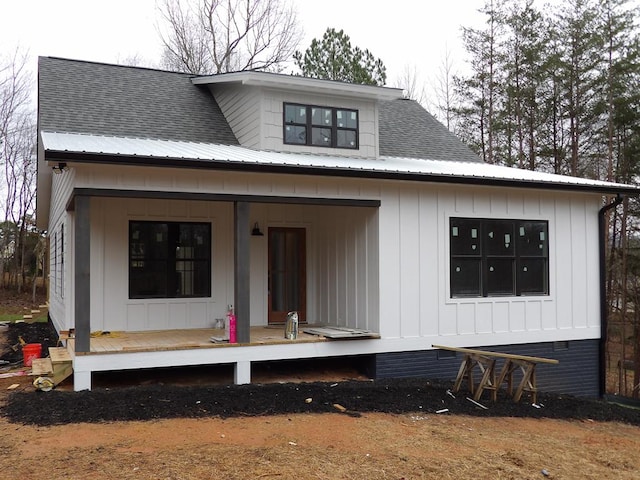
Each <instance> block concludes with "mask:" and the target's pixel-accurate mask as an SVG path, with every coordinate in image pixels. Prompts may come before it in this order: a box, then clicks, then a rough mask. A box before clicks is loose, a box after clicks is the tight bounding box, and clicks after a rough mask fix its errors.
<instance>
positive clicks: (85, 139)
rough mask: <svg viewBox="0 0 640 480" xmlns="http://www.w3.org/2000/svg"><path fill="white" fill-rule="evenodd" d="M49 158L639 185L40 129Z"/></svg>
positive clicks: (629, 189)
mask: <svg viewBox="0 0 640 480" xmlns="http://www.w3.org/2000/svg"><path fill="white" fill-rule="evenodd" d="M41 136H42V144H43V147H44V150H45V159H46V160H48V161H77V162H80V163H82V162H103V163H121V164H144V165H154V166H170V167H189V168H226V169H235V170H254V171H278V172H285V171H286V172H287V173H294V174H295V173H302V174H312V173H315V174H320V175H334V176H352V177H367V178H384V179H401V180H414V181H433V182H446V183H468V184H488V185H500V186H514V187H529V188H548V189H568V190H581V191H590V192H593V193H629V194H634V195H637V194H639V193H640V187H636V186H632V185H626V184H620V183H611V182H604V181H600V180H590V179H586V178H577V177H570V176H565V175H556V174H551V173H544V172H537V171H531V170H522V169H517V168H511V167H505V166H499V165H490V164H486V163H480V162H452V161H446V160H430V159H416V158H401V157H390V156H382V157H378V158H357V157H341V156H329V155H312V154H303V153H287V152H272V151H258V150H253V149H249V148H246V147H241V146H236V145H220V144H210V143H195V142H184V141H173V140H153V139H144V138H125V137H113V136H99V135H85V134H73V133H56V132H44V131H43V132H41Z"/></svg>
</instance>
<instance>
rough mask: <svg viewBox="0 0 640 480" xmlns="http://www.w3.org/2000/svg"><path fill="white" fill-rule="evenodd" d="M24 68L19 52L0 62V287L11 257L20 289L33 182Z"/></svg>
mask: <svg viewBox="0 0 640 480" xmlns="http://www.w3.org/2000/svg"><path fill="white" fill-rule="evenodd" d="M26 65H27V55H26V54H24V53H21V52H20V51H19V50H16V51H15V52H14V53H13V55H12V56H10V57H8V58H3V59H0V166H1V167H2V177H3V181H2V183H0V193H2V201H3V205H2V220H3V221H2V227H3V228H2V230H3V231H2V235H0V284H1V283H3V282H4V270H5V263H6V261H7V260H8V259H9V256H10V258H12V259H13V261H14V266H15V267H16V268H14V271H16V272H17V270H20V275H17V276H16V277H15V278H17V279H18V280H17V283H18V285H19V286H21V285H22V283H24V282H23V281H21V280H24V266H25V265H24V258H25V253H26V251H25V243H24V240H25V238H26V233H27V228H28V227H27V223H30V222H31V217H32V213H33V206H34V199H35V180H36V178H35V177H36V163H35V155H34V154H35V143H36V131H35V121H34V116H35V115H34V112H33V109H32V107H31V103H30V100H31V98H30V92H31V87H32V85H33V82H32V80H31V77H30V73H29V72H28V71H27V67H26ZM18 259H19V260H18Z"/></svg>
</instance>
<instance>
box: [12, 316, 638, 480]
mask: <svg viewBox="0 0 640 480" xmlns="http://www.w3.org/2000/svg"><path fill="white" fill-rule="evenodd" d="M22 328H24V329H26V330H28V329H30V328H33V330H37V329H38V328H37V327H27V326H23V327H22ZM14 333H15V332H14ZM22 333H23V334H24V335H25V336H27V333H25V332H24V331H23V332H22ZM32 334H35V333H32ZM28 341H31V340H28ZM12 342H13V340H11V336H10V335H9V333H7V334H6V335H5V341H4V343H5V345H11V344H12ZM3 358H4V357H3ZM331 367H333V368H331ZM17 371H21V369H20V365H18V364H15V365H13V366H12V367H11V368H10V369H9V370H8V372H6V373H9V372H14V373H15V372H17ZM174 373H175V377H176V378H177V377H179V378H181V379H182V380H186V379H188V378H189V375H191V374H195V375H196V376H199V377H200V378H203V377H205V375H203V374H202V371H197V370H195V371H192V372H190V373H189V374H186V373H185V372H184V371H182V372H174ZM352 373H353V376H354V377H355V378H356V380H349V376H350V374H349V370H348V369H346V368H339V366H338V365H331V364H327V365H323V366H322V367H321V368H318V369H316V375H315V376H313V375H312V374H310V373H309V372H308V371H306V370H304V369H302V370H298V371H293V370H291V369H289V368H284V367H283V368H280V369H279V368H272V369H271V370H270V371H266V370H265V371H263V372H261V377H260V380H264V381H265V383H261V384H256V385H250V386H238V387H236V386H230V385H223V384H220V383H217V382H214V381H207V382H200V383H197V382H196V383H191V382H186V383H187V384H183V385H176V383H178V382H174V381H172V380H171V376H166V375H164V376H161V377H155V378H154V377H145V378H144V379H143V378H142V377H140V378H138V380H139V381H138V384H137V386H132V387H124V386H122V385H113V384H109V385H108V386H103V387H101V388H97V389H94V390H93V391H92V392H77V393H74V392H71V391H69V388H64V386H63V388H60V389H56V390H54V391H52V392H48V393H43V392H34V389H33V387H32V386H31V378H29V377H27V376H14V377H8V378H0V478H21V479H26V480H29V479H34V480H35V479H38V480H40V479H45V478H46V479H88V478H91V479H116V478H117V479H128V478H136V479H176V480H177V479H214V478H215V479H218V478H226V479H249V478H275V479H345V480H346V479H355V480H357V479H367V480H371V479H395V480H400V479H430V478H437V479H459V478H478V479H485V478H486V479H488V478H491V479H538V478H552V479H596V478H597V479H609V478H610V479H637V478H639V477H640V474H639V472H640V457H638V455H637V452H638V451H640V428H639V425H640V411H639V410H634V409H629V408H623V407H620V406H616V405H611V404H606V403H604V402H593V401H587V400H580V399H575V398H571V397H562V396H557V395H546V394H545V395H541V396H540V398H539V400H538V403H539V405H538V406H539V407H540V408H536V407H534V406H532V405H531V403H529V402H526V401H523V402H521V403H519V404H517V405H516V404H514V403H513V402H512V401H511V400H509V399H508V398H500V399H499V400H498V402H496V403H492V402H490V401H488V400H487V399H484V400H483V402H482V403H484V404H485V405H486V406H487V407H488V410H484V409H482V408H480V407H477V406H474V405H473V404H472V403H471V402H469V401H467V400H466V394H465V393H463V392H460V394H458V395H456V398H453V397H452V396H451V395H449V394H448V393H447V386H449V387H450V385H448V384H447V382H444V383H438V382H431V381H427V380H406V381H398V382H396V381H393V382H370V381H365V380H363V379H362V377H361V376H358V374H357V372H352ZM213 378H214V376H211V377H207V380H212V379H213ZM216 378H219V377H216ZM316 380H321V381H316ZM12 385H17V387H15V388H14V389H12V390H8V387H10V386H12ZM105 385H107V384H105ZM308 399H309V400H308ZM335 403H339V404H341V405H343V406H344V407H346V408H347V410H346V412H340V411H339V410H337V409H336V407H335V406H334V404H335ZM444 409H447V410H448V411H446V412H442V410H444ZM438 411H440V412H441V413H436V412H438ZM172 417H175V418H172ZM548 417H556V418H548ZM132 419H135V420H132Z"/></svg>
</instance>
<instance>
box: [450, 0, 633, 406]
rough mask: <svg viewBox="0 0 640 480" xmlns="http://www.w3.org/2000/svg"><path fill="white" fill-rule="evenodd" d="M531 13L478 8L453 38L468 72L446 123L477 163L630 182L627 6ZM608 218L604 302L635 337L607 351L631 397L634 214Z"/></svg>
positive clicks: (616, 2) (570, 4)
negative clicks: (479, 19)
mask: <svg viewBox="0 0 640 480" xmlns="http://www.w3.org/2000/svg"><path fill="white" fill-rule="evenodd" d="M541 4H542V0H510V1H508V2H505V1H504V0H485V5H484V6H483V8H482V9H481V10H480V12H481V13H483V14H484V15H485V18H486V23H485V25H484V27H483V28H480V29H465V30H464V35H463V39H464V42H465V47H466V50H467V53H468V55H469V59H470V61H469V66H470V67H471V68H470V74H469V75H468V76H466V77H461V78H458V79H456V85H457V88H458V93H459V94H460V98H462V99H464V104H463V105H462V107H461V108H459V109H458V110H457V114H458V115H459V119H458V120H457V122H456V123H457V125H458V128H460V129H461V136H462V137H463V139H464V140H465V141H466V142H467V143H468V144H469V145H470V146H471V147H472V148H473V149H475V150H476V151H477V152H478V154H480V155H481V156H482V157H483V158H484V159H485V161H487V162H491V163H498V164H502V165H508V166H517V167H520V168H528V169H532V170H541V171H548V172H553V173H562V174H569V175H573V176H581V177H587V178H593V179H599V180H608V181H615V182H622V183H629V184H634V183H635V184H638V183H640V181H639V179H640V58H639V57H640V36H639V31H638V25H637V21H636V20H637V18H638V10H637V8H636V7H634V6H633V5H637V2H635V1H632V0H563V1H562V2H558V3H556V4H555V7H549V6H545V7H544V10H542V9H540V8H539V7H538V6H539V5H541ZM610 200H611V199H609V200H607V202H608V201H610ZM611 213H612V215H611V216H607V217H606V218H605V220H606V222H605V230H606V237H605V238H603V241H605V242H606V244H607V254H608V263H607V271H606V278H607V282H606V285H607V291H608V295H607V299H606V301H607V305H608V307H609V316H610V317H611V318H614V319H616V321H618V322H620V323H619V324H618V325H617V327H616V328H618V329H619V331H624V332H628V331H629V330H630V329H631V330H632V331H634V332H636V333H635V334H634V335H635V336H634V337H628V336H627V337H625V336H622V343H623V345H622V346H619V347H617V348H616V352H622V354H621V355H622V357H621V358H622V360H629V359H630V358H633V359H634V361H635V364H636V365H635V367H636V368H635V370H636V378H635V379H634V382H633V385H635V386H636V387H635V390H634V391H633V394H634V395H635V396H638V395H639V394H640V388H638V387H637V386H638V385H639V384H640V315H638V312H640V274H639V273H638V265H640V249H639V248H638V245H640V204H639V202H638V200H637V198H625V199H624V201H623V202H622V204H621V205H620V206H618V207H617V208H615V209H613V210H612V211H611ZM625 322H626V323H625ZM618 337H620V335H618ZM629 338H635V344H633V345H629V349H630V350H632V352H629V351H628V350H627V346H626V341H628V339H629ZM625 352H626V353H625ZM616 355H618V353H616ZM618 360H620V357H617V358H615V359H613V362H614V365H617V364H618V363H617V362H618ZM620 364H621V365H622V364H624V361H621V363H620ZM616 368H617V367H616ZM618 383H619V385H618V390H617V391H618V393H629V392H630V387H631V386H632V385H627V376H626V375H624V372H621V374H620V376H619V382H618ZM628 387H629V388H628Z"/></svg>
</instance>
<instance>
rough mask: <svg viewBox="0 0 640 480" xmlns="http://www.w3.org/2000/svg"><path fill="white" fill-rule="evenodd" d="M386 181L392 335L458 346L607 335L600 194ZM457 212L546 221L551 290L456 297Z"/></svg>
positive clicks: (384, 259)
mask: <svg viewBox="0 0 640 480" xmlns="http://www.w3.org/2000/svg"><path fill="white" fill-rule="evenodd" d="M387 187H388V188H385V189H383V193H382V206H381V208H380V252H381V255H380V305H381V312H380V317H381V321H380V326H381V331H380V333H381V335H382V336H383V337H385V338H398V339H412V338H413V339H418V338H431V339H432V340H433V341H432V343H441V344H446V345H451V346H468V345H476V346H478V345H497V344H511V343H530V342H540V341H553V340H574V339H595V338H599V337H600V317H599V315H600V314H599V312H600V310H599V283H598V282H599V270H598V227H597V222H598V218H597V215H598V209H599V206H600V204H599V201H600V198H599V196H597V195H595V196H593V195H579V194H573V195H569V194H561V193H554V192H545V191H542V190H540V191H538V190H531V189H522V190H519V189H514V188H510V189H497V188H490V187H484V188H483V187H471V186H437V187H434V186H427V185H417V184H409V183H405V184H400V183H396V184H393V183H392V182H389V183H388V184H387ZM453 216H457V217H478V218H509V219H525V220H547V221H548V222H549V277H550V278H549V290H550V294H549V295H540V296H520V297H518V296H513V297H486V298H451V295H450V288H449V228H448V225H449V218H450V217H453ZM409 343H411V342H409ZM413 343H415V344H416V345H418V344H419V342H417V341H416V342H413Z"/></svg>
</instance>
